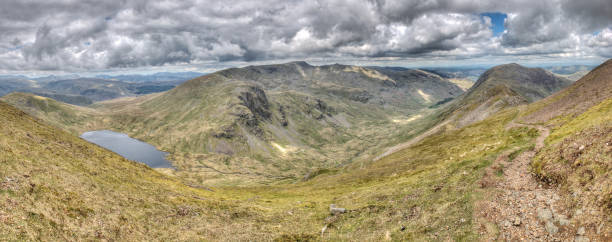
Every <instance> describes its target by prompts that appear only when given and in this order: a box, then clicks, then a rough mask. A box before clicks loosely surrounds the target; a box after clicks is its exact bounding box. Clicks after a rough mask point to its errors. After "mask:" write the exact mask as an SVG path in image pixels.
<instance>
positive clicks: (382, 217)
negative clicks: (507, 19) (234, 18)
mask: <svg viewBox="0 0 612 242" xmlns="http://www.w3.org/2000/svg"><path fill="white" fill-rule="evenodd" d="M611 70H612V60H609V61H607V62H605V63H603V64H602V65H600V66H598V67H596V68H595V69H593V70H592V71H591V72H589V73H588V74H587V75H585V76H584V77H582V78H580V79H579V80H578V81H576V82H573V81H570V80H569V79H566V78H563V77H560V76H558V75H554V74H552V73H551V72H548V71H546V70H543V69H540V68H527V67H523V66H520V65H518V64H506V65H501V66H497V67H493V68H491V69H489V70H487V71H486V72H484V73H483V74H482V75H481V76H480V77H479V78H478V79H477V81H476V82H475V83H474V85H473V86H471V87H469V89H466V88H461V87H460V86H459V85H457V84H456V83H454V82H452V81H451V80H449V79H447V78H448V77H443V76H441V75H440V73H434V72H429V71H424V70H415V69H404V68H387V67H358V66H347V65H338V64H336V65H326V66H312V65H309V64H307V63H305V62H292V63H286V64H279V65H266V66H248V67H244V68H232V69H227V70H222V71H219V72H215V73H211V74H208V75H205V76H202V77H198V78H195V79H192V80H189V81H186V82H184V83H182V84H180V85H178V86H177V87H175V88H173V89H171V90H168V91H165V92H159V93H153V94H148V95H143V96H136V97H124V98H119V99H112V100H107V101H102V102H96V103H94V104H92V105H89V106H86V107H82V106H75V105H71V104H66V103H63V102H59V101H56V100H53V99H51V98H47V97H40V96H38V95H34V94H28V93H12V94H9V95H6V96H4V97H2V98H0V100H2V102H0V110H1V111H0V114H2V116H0V118H1V119H2V120H1V121H2V123H3V124H5V125H3V126H2V127H1V128H0V129H1V131H2V133H1V134H2V135H0V138H2V139H1V140H0V149H2V151H3V152H1V153H0V161H1V162H3V163H4V164H5V165H4V167H6V168H5V169H4V170H2V171H1V172H2V173H1V174H0V175H2V177H4V180H3V181H2V183H0V189H1V190H0V191H1V192H0V198H1V199H0V202H2V203H3V206H2V207H4V208H9V209H3V210H1V211H0V218H2V219H3V220H2V223H4V224H5V225H10V226H0V227H1V228H0V237H2V238H8V239H14V240H19V239H26V240H27V239H41V240H57V239H67V238H79V239H83V240H96V239H102V240H139V239H142V238H150V239H159V240H175V239H176V240H194V239H202V238H204V239H210V240H253V239H255V240H281V241H283V240H286V241H296V240H357V239H358V240H380V239H391V240H477V239H485V240H486V239H492V240H495V239H509V240H514V239H519V238H522V237H523V236H527V239H534V240H535V239H537V238H540V239H542V238H544V239H551V240H552V239H567V238H571V239H575V238H574V237H576V236H582V237H584V236H587V237H589V238H593V239H596V240H602V241H605V240H609V239H611V237H610V236H611V234H612V231H611V230H610V228H612V226H611V224H610V221H609V219H608V218H609V217H610V215H611V214H612V200H611V199H610V198H612V190H610V187H612V185H611V184H612V183H611V182H612V179H610V176H609V174H610V168H611V167H612V166H611V164H612V163H611V162H612V150H611V147H612V146H611V145H610V140H612V136H611V135H612V132H611V131H612V130H611V129H612V119H611V117H612V108H611V107H612V80H611V78H612V72H611ZM54 85H57V86H56V87H57V88H58V89H62V90H66V89H70V88H69V87H63V86H62V85H61V83H55V84H54ZM109 88H110V87H109ZM117 88H120V87H117ZM464 90H466V91H464ZM5 103H8V104H10V105H12V106H9V105H7V104H5ZM18 109H20V110H23V111H20V110H18ZM96 129H111V130H115V131H119V132H123V133H126V134H128V135H130V136H131V137H134V138H138V139H141V140H143V141H146V142H149V143H151V144H153V145H155V146H156V147H158V148H160V149H161V150H164V151H167V152H169V153H170V155H169V157H168V158H169V160H170V161H171V162H172V163H173V165H174V166H175V167H176V168H177V169H176V170H169V169H158V170H153V169H151V168H148V167H146V166H145V165H142V164H137V163H133V162H129V161H127V160H124V159H123V158H121V157H119V156H118V155H116V154H114V153H112V152H109V151H107V150H104V149H102V148H100V147H97V146H95V145H92V144H89V143H87V142H85V141H83V140H81V139H79V138H77V136H76V135H78V134H80V133H82V132H84V131H88V130H96ZM517 194H519V195H520V196H519V195H517ZM515 196H516V197H515ZM531 196H533V197H531ZM330 204H334V206H332V208H335V207H336V206H342V208H346V209H345V210H334V209H331V211H332V212H331V213H330ZM513 204H514V205H513ZM516 204H518V205H516ZM530 206H533V207H530ZM552 207H554V208H555V209H551V208H552ZM525 209H532V210H533V211H531V210H525ZM335 211H343V212H335ZM528 211H529V212H528ZM549 213H550V214H551V215H550V217H549V216H547V214H549ZM254 221H256V225H254ZM527 226H532V227H531V228H534V229H533V230H531V231H528V230H526V229H523V228H525V227H527ZM536 235H537V236H544V237H529V236H536ZM503 236H508V237H503Z"/></svg>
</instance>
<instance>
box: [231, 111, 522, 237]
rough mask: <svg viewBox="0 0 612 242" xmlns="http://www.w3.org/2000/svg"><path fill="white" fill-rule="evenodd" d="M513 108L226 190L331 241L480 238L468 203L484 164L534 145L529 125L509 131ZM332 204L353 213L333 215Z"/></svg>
mask: <svg viewBox="0 0 612 242" xmlns="http://www.w3.org/2000/svg"><path fill="white" fill-rule="evenodd" d="M516 114H517V111H516V110H506V111H504V112H502V113H501V114H499V115H496V116H495V117H492V118H490V119H488V120H486V121H485V122H481V123H478V124H474V125H471V126H468V127H465V128H463V129H459V130H453V131H448V132H446V133H444V134H440V135H438V136H435V137H430V138H427V139H425V140H423V141H422V142H421V143H419V144H417V145H415V146H413V147H411V148H408V149H405V150H402V151H400V152H397V153H395V154H393V155H390V156H388V157H385V158H384V159H381V160H379V161H377V162H376V163H373V164H370V165H366V166H364V167H358V165H355V167H349V168H346V169H344V170H325V171H321V172H320V173H321V174H320V175H319V176H317V177H315V178H313V179H311V180H309V181H307V182H304V183H298V184H295V185H282V186H265V187H249V188H243V189H241V188H224V189H223V193H226V194H230V195H232V196H233V197H234V199H236V200H240V201H242V202H245V203H247V204H251V205H253V206H261V207H262V209H264V210H267V211H271V212H272V213H273V214H278V216H279V217H283V216H287V215H286V214H288V213H289V214H290V215H288V216H289V217H288V218H287V219H286V220H285V221H284V223H289V224H287V226H290V227H291V226H295V225H297V224H300V225H301V226H300V230H298V231H291V230H289V231H288V232H289V233H290V234H287V236H290V235H296V234H302V233H305V234H307V235H312V236H317V235H318V234H319V231H320V229H321V228H323V227H324V226H325V225H327V230H326V232H325V234H324V235H323V238H325V239H331V240H338V239H341V240H344V239H348V240H351V239H357V238H358V239H360V240H380V239H382V238H385V237H386V236H390V237H392V238H395V239H402V240H406V239H419V240H422V239H428V240H436V239H447V238H452V239H468V240H469V239H475V238H476V237H477V235H476V234H474V233H473V229H472V226H473V225H472V215H471V210H472V207H471V206H472V204H473V201H474V200H475V199H478V196H479V193H478V191H477V188H478V185H477V181H478V180H480V178H481V177H482V174H483V171H484V168H485V167H487V166H488V164H490V162H491V161H492V160H493V159H495V157H496V156H497V154H499V153H500V152H502V151H504V150H507V149H510V148H514V147H522V146H526V145H529V143H530V142H531V139H532V138H533V136H529V135H528V134H533V133H534V132H529V131H528V130H526V129H524V128H521V129H513V130H505V128H504V126H505V124H506V123H508V122H509V121H510V120H512V119H513V118H514V117H515V116H516ZM331 203H335V204H337V205H339V206H342V207H346V208H347V209H349V210H350V212H348V213H347V214H343V215H339V216H329V215H328V213H327V212H326V211H327V209H328V205H329V204H331ZM283 227H284V226H283ZM402 227H403V228H404V229H402ZM302 229H304V230H302ZM285 233H287V232H285ZM387 234H388V235H387Z"/></svg>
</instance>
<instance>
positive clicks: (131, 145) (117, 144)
mask: <svg viewBox="0 0 612 242" xmlns="http://www.w3.org/2000/svg"><path fill="white" fill-rule="evenodd" d="M81 138H83V139H84V140H87V141H89V142H91V143H94V144H97V145H99V146H102V147H104V148H106V149H109V150H111V151H112V152H115V153H117V154H119V155H121V156H123V157H124V158H126V159H128V160H133V161H137V162H141V163H145V164H146V165H148V166H150V167H151V168H173V167H172V165H171V164H170V162H168V161H167V160H166V159H165V157H166V155H167V154H168V153H166V152H163V151H159V150H158V149H157V148H155V146H152V145H150V144H147V143H145V142H142V141H140V140H137V139H133V138H131V137H130V136H128V135H126V134H123V133H117V132H113V131H109V130H99V131H89V132H85V133H83V134H82V135H81Z"/></svg>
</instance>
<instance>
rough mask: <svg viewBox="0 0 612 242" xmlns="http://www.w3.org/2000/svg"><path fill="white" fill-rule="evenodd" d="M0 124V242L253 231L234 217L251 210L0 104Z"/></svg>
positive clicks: (213, 235)
mask: <svg viewBox="0 0 612 242" xmlns="http://www.w3.org/2000/svg"><path fill="white" fill-rule="evenodd" d="M0 123H2V125H0V164H1V167H2V168H1V169H0V178H1V180H0V240H5V241H22V240H30V241H31V240H42V241H57V240H148V239H147V238H149V239H152V240H195V239H201V238H210V239H213V240H214V239H215V238H217V239H220V238H228V237H230V235H231V237H233V238H240V237H242V238H245V236H246V235H245V234H250V235H251V236H252V235H254V234H255V233H253V232H252V230H250V229H246V230H250V231H251V232H246V230H244V229H245V228H246V227H245V226H244V224H242V223H243V222H240V221H244V220H242V219H243V218H249V217H251V216H252V215H253V212H255V211H256V209H253V208H251V209H249V210H250V211H251V212H249V211H247V210H245V209H242V208H239V207H236V206H234V205H232V203H231V202H225V203H224V204H223V205H220V204H218V203H217V202H215V199H212V198H211V199H209V198H207V197H210V196H211V195H210V194H211V192H209V191H205V190H199V189H193V188H190V187H187V186H185V185H183V184H182V183H180V182H179V181H177V180H176V179H173V178H169V177H167V176H164V175H162V174H160V173H158V172H155V171H153V170H152V169H150V168H148V167H146V166H144V165H142V164H139V163H135V162H131V161H128V160H125V159H123V158H121V157H120V156H118V155H116V154H114V153H111V152H109V151H107V150H104V149H102V148H100V147H98V146H96V145H93V144H90V143H88V142H86V141H84V140H82V139H80V138H78V137H77V136H74V135H71V134H69V133H66V132H63V131H60V130H58V129H55V128H52V127H50V126H48V125H46V124H44V123H42V122H40V121H38V120H36V119H34V118H32V117H30V116H29V115H27V114H25V113H23V112H21V111H19V110H17V109H15V108H13V107H11V106H9V105H7V104H5V103H4V102H0ZM232 214H240V215H239V216H234V215H232ZM239 217H241V218H239ZM251 219H252V218H249V220H251ZM221 224H222V225H221ZM232 224H235V226H237V227H232V226H233V225H232ZM241 224H242V225H241ZM187 227H188V228H190V229H189V230H186V229H185V228H187ZM238 228H241V229H238ZM232 230H233V232H231V233H229V232H228V231H232ZM239 230H242V231H243V232H240V231H239ZM241 234H242V235H241Z"/></svg>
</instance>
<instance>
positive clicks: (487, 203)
mask: <svg viewBox="0 0 612 242" xmlns="http://www.w3.org/2000/svg"><path fill="white" fill-rule="evenodd" d="M521 126H522V127H528V128H537V129H538V130H539V134H540V135H539V136H538V137H537V138H536V142H535V147H534V149H533V150H526V151H524V152H522V153H520V154H518V155H516V157H515V158H514V159H511V158H510V157H509V156H510V154H512V153H514V152H520V150H519V149H518V148H517V149H514V150H510V151H507V152H505V153H504V154H502V155H500V156H499V157H497V159H496V160H495V162H494V163H493V165H491V167H489V168H488V169H487V172H486V174H485V176H484V177H483V179H482V181H481V187H482V188H483V189H484V194H485V197H484V199H483V200H481V201H479V202H477V203H476V205H475V209H474V216H475V221H476V226H477V230H478V232H479V233H480V235H481V236H482V238H483V240H485V241H494V240H503V241H520V240H524V241H573V240H576V241H588V239H587V238H586V237H584V236H583V235H584V233H582V232H581V231H580V230H579V229H578V228H574V227H573V226H572V225H571V222H570V220H568V217H567V216H566V215H565V214H563V213H562V211H561V210H562V209H561V208H560V206H557V205H556V204H557V201H559V199H560V197H559V195H558V191H557V188H556V187H548V186H546V185H545V184H542V183H540V182H539V181H538V180H537V179H536V178H535V177H534V175H533V174H532V172H531V170H530V164H531V161H532V159H533V158H534V157H535V155H536V153H537V152H538V151H539V150H540V149H541V148H543V147H544V140H545V139H546V137H548V135H549V134H550V130H549V129H548V128H546V127H543V126H539V125H525V124H518V123H514V122H512V123H510V124H509V126H508V128H512V127H521ZM581 233H582V234H581Z"/></svg>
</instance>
